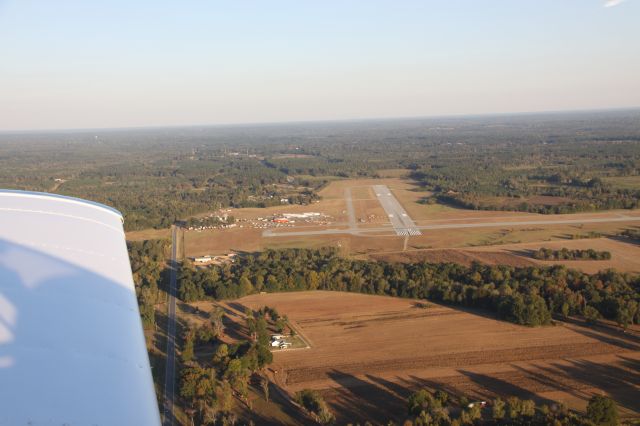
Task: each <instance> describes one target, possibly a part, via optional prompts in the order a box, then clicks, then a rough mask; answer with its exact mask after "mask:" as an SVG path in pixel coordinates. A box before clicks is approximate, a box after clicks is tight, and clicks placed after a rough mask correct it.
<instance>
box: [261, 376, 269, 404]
mask: <svg viewBox="0 0 640 426" xmlns="http://www.w3.org/2000/svg"><path fill="white" fill-rule="evenodd" d="M260 387H261V388H262V394H263V395H264V400H265V401H266V402H269V378H268V377H266V376H262V377H261V378H260Z"/></svg>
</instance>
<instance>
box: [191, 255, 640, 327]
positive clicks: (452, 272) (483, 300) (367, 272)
mask: <svg viewBox="0 0 640 426" xmlns="http://www.w3.org/2000/svg"><path fill="white" fill-rule="evenodd" d="M316 289H318V290H337V291H350V292H358V293H367V294H381V295H390V296H398V297H409V298H418V299H429V300H433V301H437V302H443V303H447V304H453V305H461V306H467V307H476V308H482V309H487V310H491V311H493V312H496V313H498V314H499V315H500V316H501V317H502V318H504V319H506V320H508V321H512V322H515V323H517V324H523V325H529V326H536V325H542V324H547V323H549V321H550V320H551V316H552V315H553V314H557V315H562V316H568V315H584V314H585V312H586V311H587V312H588V310H587V308H590V310H594V311H595V312H596V313H597V315H599V316H601V317H604V318H608V319H612V320H616V321H618V322H619V323H620V324H621V325H623V326H626V325H628V324H631V323H639V322H640V312H639V310H638V304H639V302H640V277H639V276H637V275H632V274H626V273H619V272H615V271H613V270H608V271H601V272H598V273H596V274H585V273H583V272H580V271H576V270H572V269H567V268H566V267H564V266H561V265H557V266H550V267H542V266H532V267H512V266H497V265H483V264H479V263H473V264H472V265H471V266H469V267H466V266H463V265H459V264H453V263H439V264H431V263H406V264H403V263H386V262H377V261H364V260H354V259H347V258H343V257H340V256H339V255H338V251H337V250H335V249H332V248H322V249H319V250H303V249H285V250H267V251H264V252H260V253H255V254H250V255H245V256H240V258H239V259H238V260H237V261H236V262H235V263H233V264H228V265H222V266H214V267H212V268H208V269H195V268H193V267H192V266H190V265H185V267H183V268H182V271H181V274H180V289H179V296H180V298H181V299H182V300H184V301H195V300H204V299H207V298H211V299H233V298H238V297H242V296H244V295H247V294H251V293H255V292H260V291H267V292H279V291H297V290H316Z"/></svg>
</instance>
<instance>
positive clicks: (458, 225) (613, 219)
mask: <svg viewBox="0 0 640 426" xmlns="http://www.w3.org/2000/svg"><path fill="white" fill-rule="evenodd" d="M615 222H640V217H633V216H615V217H609V218H593V219H558V220H521V221H514V222H476V223H446V224H440V225H421V226H416V228H417V229H421V230H428V229H464V228H501V227H510V226H528V225H565V224H566V225H572V224H576V225H577V224H584V223H615ZM383 231H389V228H388V227H386V228H383V227H379V228H358V230H357V231H353V230H351V229H322V230H316V231H293V232H286V231H281V232H273V231H272V230H267V231H264V232H263V233H262V236H263V237H287V236H301V235H327V234H354V235H357V234H363V233H367V232H376V233H380V232H383Z"/></svg>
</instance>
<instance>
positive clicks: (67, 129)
mask: <svg viewBox="0 0 640 426" xmlns="http://www.w3.org/2000/svg"><path fill="white" fill-rule="evenodd" d="M636 110H637V111H640V105H639V106H632V107H604V108H583V109H561V110H537V111H516V112H487V113H459V114H455V113H453V114H434V115H413V116H380V117H362V118H335V119H308V120H292V121H247V122H237V123H234V122H229V123H208V124H202V123H197V124H167V125H144V124H143V125H139V126H136V125H132V126H122V127H118V126H114V127H60V128H44V129H34V128H31V129H26V128H23V129H8V130H3V129H0V135H3V134H4V135H6V134H36V133H65V132H69V133H79V132H109V131H127V130H154V129H184V128H207V127H210V128H216V127H218V128H228V127H260V126H279V125H303V124H323V123H327V124H328V123H345V124H346V123H357V122H367V121H401V120H429V119H448V118H482V117H501V116H527V115H544V114H572V113H597V112H622V111H636Z"/></svg>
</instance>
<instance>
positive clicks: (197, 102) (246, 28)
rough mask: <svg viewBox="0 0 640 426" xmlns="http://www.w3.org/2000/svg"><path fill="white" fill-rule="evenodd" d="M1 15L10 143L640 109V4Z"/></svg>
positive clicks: (214, 7) (237, 6)
mask: <svg viewBox="0 0 640 426" xmlns="http://www.w3.org/2000/svg"><path fill="white" fill-rule="evenodd" d="M608 3H609V6H612V5H613V6H612V7H604V6H605V1H604V0H517V1H515V0H486V1H483V0H441V1H437V2H436V1H428V0H416V1H408V0H407V1H402V0H389V1H376V0H362V1H355V0H353V1H352V0H336V1H330V0H322V1H321V0H291V1H279V0H273V1H266V0H259V1H249V0H229V1H213V0H212V1H208V0H180V1H163V0H148V1H147V0H126V1H125V0H103V1H99V0H77V1H64V0H55V1H53V0H40V1H35V0H0V130H8V129H44V128H86V127H90V128H94V127H121V126H148V125H181V124H220V123H242V122H269V121H298V120H326V119H351V118H369V117H402V116H430V115H447V114H470V113H472V114H477V113H491V112H521V111H542V110H565V109H592V108H611V107H633V106H640V1H638V0H628V1H622V2H620V1H618V0H613V1H610V2H608Z"/></svg>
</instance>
